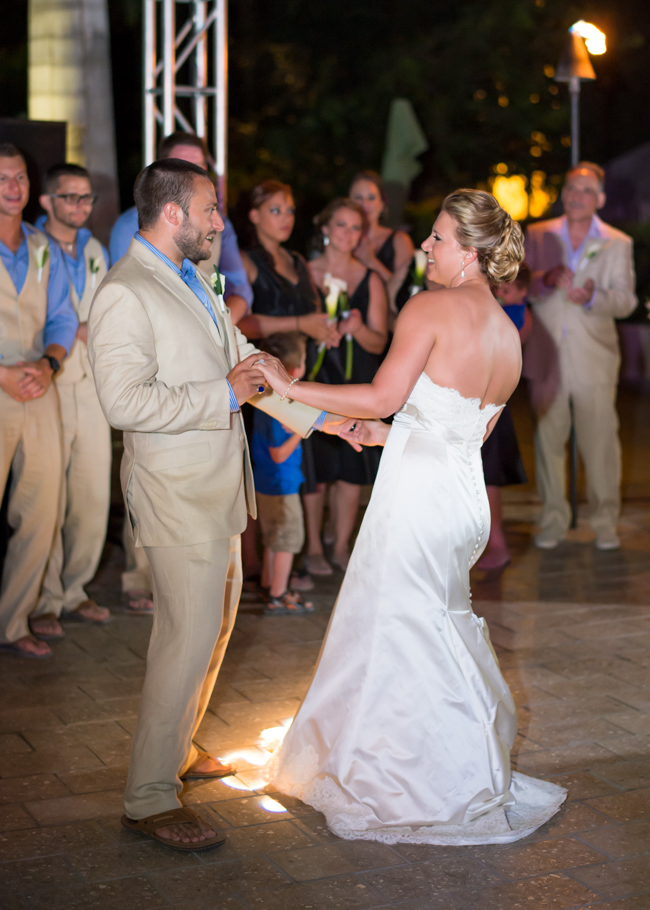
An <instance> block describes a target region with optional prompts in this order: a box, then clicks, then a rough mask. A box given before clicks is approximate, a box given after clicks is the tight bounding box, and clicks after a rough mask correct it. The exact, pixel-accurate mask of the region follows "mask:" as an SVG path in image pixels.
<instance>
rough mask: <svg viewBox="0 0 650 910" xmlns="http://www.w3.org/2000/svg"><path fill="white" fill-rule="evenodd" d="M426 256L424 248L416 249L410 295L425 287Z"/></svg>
mask: <svg viewBox="0 0 650 910" xmlns="http://www.w3.org/2000/svg"><path fill="white" fill-rule="evenodd" d="M427 262H428V256H427V254H426V253H425V252H424V250H416V251H415V256H414V257H413V273H412V275H413V280H412V283H411V297H413V295H414V294H419V293H420V291H422V290H424V287H425V276H426V273H427Z"/></svg>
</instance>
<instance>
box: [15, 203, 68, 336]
mask: <svg viewBox="0 0 650 910" xmlns="http://www.w3.org/2000/svg"><path fill="white" fill-rule="evenodd" d="M21 227H22V232H23V235H24V240H23V242H22V243H21V244H20V246H19V247H18V251H17V252H16V253H13V252H12V251H11V250H10V249H9V247H7V246H5V244H4V243H2V241H0V258H1V259H2V263H3V265H4V267H5V268H6V270H7V271H8V272H9V277H10V278H11V280H12V282H13V284H14V287H15V288H16V293H17V294H20V292H21V291H22V289H23V287H24V285H25V280H26V278H27V270H28V269H29V249H28V247H27V237H28V236H29V235H30V234H34V233H36V231H35V229H34V228H33V227H32V226H31V224H27V223H26V222H24V221H23V223H22V225H21ZM49 262H50V277H49V279H48V283H47V315H46V318H45V328H44V332H43V347H44V348H47V347H48V345H50V344H60V345H61V347H62V348H65V350H66V353H68V354H69V353H70V348H71V347H72V345H73V344H74V339H75V336H76V334H77V329H78V328H79V320H78V319H77V314H76V313H75V311H74V307H73V306H72V301H71V300H70V287H69V285H68V273H67V272H66V269H65V265H64V262H63V255H62V254H61V250H60V249H59V246H58V244H56V243H53V242H51V241H50V258H49Z"/></svg>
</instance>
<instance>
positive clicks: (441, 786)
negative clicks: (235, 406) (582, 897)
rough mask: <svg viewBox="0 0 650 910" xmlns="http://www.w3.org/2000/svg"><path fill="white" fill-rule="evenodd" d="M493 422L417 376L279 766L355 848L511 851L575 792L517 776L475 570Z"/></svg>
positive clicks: (511, 712)
mask: <svg viewBox="0 0 650 910" xmlns="http://www.w3.org/2000/svg"><path fill="white" fill-rule="evenodd" d="M498 410H499V408H498V407H497V406H495V405H491V404H488V405H486V406H485V407H484V408H483V409H481V407H480V401H479V400H477V399H467V398H463V397H462V396H461V395H460V394H459V393H458V392H456V391H454V390H452V389H447V388H443V387H441V386H437V385H435V384H434V383H433V382H432V381H431V379H429V377H428V376H427V375H426V374H424V373H423V374H422V375H421V377H420V378H419V380H418V382H417V383H416V385H415V388H414V389H413V391H412V393H411V395H410V396H409V399H408V401H407V403H406V404H405V405H404V407H403V408H402V410H401V411H400V412H399V413H398V414H397V415H396V417H395V420H394V423H393V426H392V429H391V432H390V435H389V438H388V441H387V444H386V446H385V449H384V452H383V455H382V459H381V466H380V469H379V474H378V476H377V480H376V481H375V485H374V490H373V493H372V499H371V501H370V504H369V506H368V509H367V511H366V515H365V518H364V520H363V524H362V526H361V530H360V531H359V537H358V539H357V542H356V546H355V548H354V552H353V554H352V557H351V559H350V564H349V567H348V570H347V573H346V575H345V579H344V581H343V585H342V587H341V591H340V593H339V597H338V601H337V603H336V607H335V609H334V613H333V615H332V619H331V621H330V626H329V629H328V632H327V636H326V639H325V642H324V644H323V649H322V651H321V655H320V658H319V661H318V665H317V667H316V671H315V674H314V678H313V680H312V683H311V686H310V688H309V691H308V693H307V695H306V697H305V700H304V702H303V704H302V706H301V708H300V710H299V712H298V714H297V716H296V718H295V720H294V721H293V724H292V726H291V727H290V729H289V731H288V733H287V736H286V738H285V740H284V743H283V745H282V747H281V748H280V751H279V752H278V753H277V754H276V756H275V758H274V760H273V762H272V767H271V769H270V770H271V775H272V779H273V781H274V784H275V786H276V787H277V788H278V789H279V790H280V791H282V792H283V793H287V794H290V795H293V796H297V797H298V798H299V799H301V800H303V801H304V802H306V803H309V804H310V805H311V806H313V807H314V808H315V809H317V810H319V811H320V812H323V813H324V814H325V817H326V819H327V824H328V825H329V827H330V829H331V830H332V831H333V832H334V833H335V834H338V835H339V836H340V837H343V838H347V839H357V838H359V839H364V840H377V841H383V842H384V843H389V844H390V843H397V842H409V843H427V844H459V845H462V844H490V843H507V842H509V841H514V840H517V839H519V838H521V837H525V836H526V835H527V834H530V833H531V832H532V831H534V830H535V829H536V828H538V827H539V826H540V825H542V824H543V823H544V822H546V821H547V820H548V819H549V818H550V817H551V816H552V815H554V813H555V812H557V810H558V808H559V807H560V805H561V803H562V802H563V800H564V799H565V796H566V791H565V790H564V789H562V788H561V787H558V786H556V785H554V784H551V783H548V782H546V781H541V780H534V779H533V778H530V777H526V776H525V775H523V774H518V773H516V772H514V773H511V770H510V749H511V747H512V744H513V740H514V738H515V733H516V725H517V720H516V714H515V706H514V703H513V700H512V696H511V694H510V691H509V689H508V686H507V685H506V682H505V680H504V679H503V677H502V675H501V672H500V670H499V666H498V662H497V659H496V656H495V654H494V651H493V649H492V646H491V644H490V639H489V635H488V631H487V628H486V625H485V622H484V620H483V619H480V618H479V617H477V616H476V615H475V614H474V613H473V611H472V608H471V601H470V591H469V569H470V567H471V566H472V565H473V564H474V562H475V561H476V560H477V559H478V557H479V556H480V554H481V552H482V550H483V548H484V546H485V543H486V541H487V538H488V534H489V529H490V512H489V505H488V500H487V494H486V490H485V483H484V480H483V469H482V465H481V453H480V448H481V443H482V440H483V436H484V435H485V430H486V427H487V424H488V422H489V420H490V418H492V417H493V416H494V414H495V413H497V411H498Z"/></svg>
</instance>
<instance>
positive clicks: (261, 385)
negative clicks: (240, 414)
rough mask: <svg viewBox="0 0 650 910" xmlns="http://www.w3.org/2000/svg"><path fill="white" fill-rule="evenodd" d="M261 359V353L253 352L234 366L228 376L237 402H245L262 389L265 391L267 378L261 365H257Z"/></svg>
mask: <svg viewBox="0 0 650 910" xmlns="http://www.w3.org/2000/svg"><path fill="white" fill-rule="evenodd" d="M259 359H260V354H251V355H250V356H249V357H247V358H246V360H242V361H241V362H240V363H238V364H237V366H236V367H233V368H232V370H231V371H230V372H229V373H228V375H227V376H226V379H227V380H228V382H229V383H230V385H231V386H232V390H233V392H234V393H235V398H236V399H237V404H240V405H241V404H243V403H244V402H245V401H248V399H249V398H252V397H253V396H254V395H257V394H259V392H260V390H261V391H264V389H265V388H266V380H265V379H264V376H263V375H262V373H261V372H260V369H259V367H257V366H255V363H256V361H258V360H259Z"/></svg>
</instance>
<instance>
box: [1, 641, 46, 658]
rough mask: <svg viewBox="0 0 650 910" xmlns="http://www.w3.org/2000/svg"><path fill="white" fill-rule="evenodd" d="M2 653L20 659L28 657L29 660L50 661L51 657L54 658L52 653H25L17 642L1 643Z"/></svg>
mask: <svg viewBox="0 0 650 910" xmlns="http://www.w3.org/2000/svg"><path fill="white" fill-rule="evenodd" d="M0 651H4V652H5V653H7V654H15V655H17V656H18V657H27V658H28V659H29V660H48V659H49V658H50V657H54V653H53V652H52V651H48V652H47V653H46V654H33V653H31V652H29V651H24V650H23V649H22V648H19V647H18V645H17V643H16V642H15V641H5V642H0Z"/></svg>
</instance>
